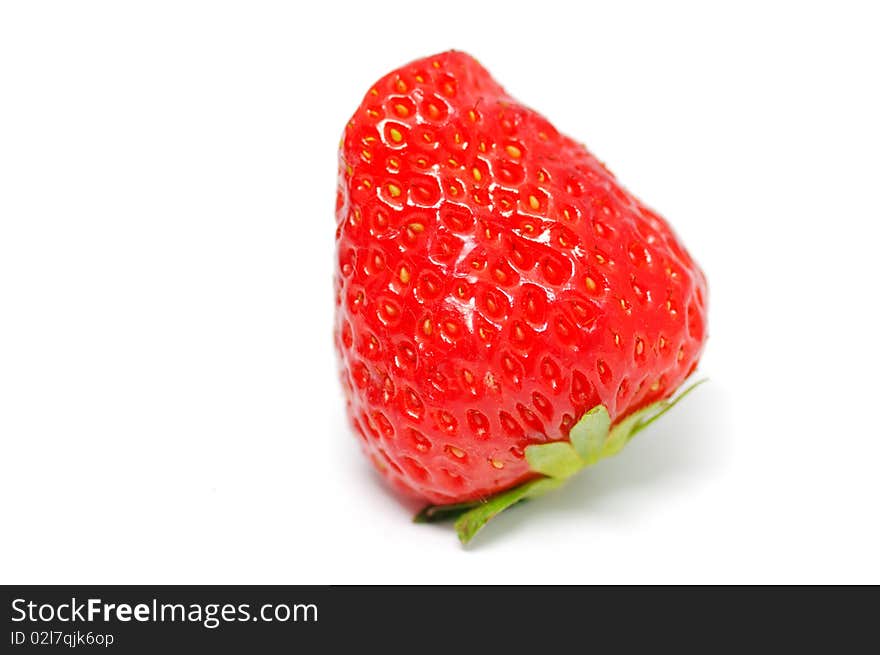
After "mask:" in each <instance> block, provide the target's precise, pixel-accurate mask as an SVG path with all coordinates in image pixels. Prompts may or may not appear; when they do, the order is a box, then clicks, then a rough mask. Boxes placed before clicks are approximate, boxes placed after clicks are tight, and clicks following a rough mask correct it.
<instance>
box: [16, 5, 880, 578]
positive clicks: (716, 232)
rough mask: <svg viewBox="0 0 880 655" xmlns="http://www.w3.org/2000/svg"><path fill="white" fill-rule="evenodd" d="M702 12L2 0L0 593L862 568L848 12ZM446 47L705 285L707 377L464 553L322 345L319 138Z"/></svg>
mask: <svg viewBox="0 0 880 655" xmlns="http://www.w3.org/2000/svg"><path fill="white" fill-rule="evenodd" d="M710 4H711V5H715V3H693V4H687V5H682V4H676V5H669V3H644V4H634V3H626V2H622V3H617V2H615V3H610V2H600V3H589V4H587V3H576V2H571V1H569V0H566V1H564V2H549V1H547V0H542V1H541V2H530V3H522V4H520V5H518V4H516V3H514V2H505V3H489V2H485V3H483V2H473V0H469V1H467V2H448V1H447V0H443V1H442V2H440V3H419V2H412V1H411V0H410V1H407V2H400V3H388V2H378V1H377V0H373V1H371V2H364V3H357V6H356V7H344V6H339V5H335V4H333V3H330V2H319V3H300V2H286V3H269V2H238V3H229V2H204V3H195V2H149V3H147V2H143V3H118V2H103V3H99V2H77V3H69V2H57V3H50V2H47V3H33V2H7V3H3V5H2V9H0V440H2V441H0V444H2V452H0V510H2V517H0V518H2V522H0V581H2V582H5V583H23V582H31V583H63V582H70V583H83V582H95V583H99V582H100V583H361V582H379V583H386V582H387V583H391V582H417V583H420V582H473V583H489V582H503V583H512V582H582V583H588V582H874V583H877V582H880V560H878V556H877V554H878V552H880V528H878V510H877V507H878V499H880V485H878V478H880V434H878V429H877V425H876V422H875V420H874V418H873V415H875V414H876V412H875V407H876V402H877V400H876V398H877V392H878V381H877V374H878V370H880V369H878V363H880V362H878V348H880V330H878V321H877V314H878V312H877V303H878V293H877V282H878V275H877V243H878V241H877V238H878V225H880V210H878V203H880V197H878V192H877V188H878V184H880V165H878V161H880V159H878V152H880V129H878V124H880V120H878V117H880V95H878V94H880V91H878V89H880V84H878V62H880V46H878V39H877V35H876V28H877V25H878V17H877V16H876V15H872V12H871V10H870V6H871V4H870V3H867V2H865V3H863V4H855V3H846V2H834V3H830V2H829V3H825V7H824V8H821V7H820V6H819V5H818V3H817V4H813V3H791V4H790V5H789V4H783V3H770V2H761V3H754V4H751V3H731V4H730V5H729V8H728V9H726V10H722V9H719V8H717V7H715V8H712V7H710V6H709V5H710ZM660 5H662V6H660ZM451 47H455V48H458V49H462V50H466V51H468V52H470V53H472V54H474V55H475V56H477V57H478V58H479V59H480V60H481V61H482V62H483V63H484V64H485V65H486V66H487V67H488V68H489V70H490V71H492V72H493V74H494V75H495V76H496V78H497V79H498V80H499V81H500V82H501V83H502V84H504V85H505V86H506V87H507V89H508V90H509V91H510V92H511V93H512V94H513V95H515V96H516V97H518V98H520V99H521V100H522V101H523V102H525V103H527V104H530V105H532V106H533V107H535V108H536V109H538V110H539V111H541V112H543V113H544V114H546V115H547V116H548V117H549V118H550V119H551V121H553V122H554V123H555V124H556V125H557V127H558V128H560V129H561V130H562V131H564V132H567V133H569V134H572V135H574V136H576V137H577V138H579V139H581V140H583V141H585V142H586V143H587V145H588V146H589V147H590V149H591V150H593V152H595V153H596V154H597V155H598V156H599V157H600V158H602V159H603V160H604V161H606V162H607V163H608V165H609V166H610V168H611V169H612V170H613V171H615V173H616V174H617V176H618V177H619V179H620V180H621V181H622V182H623V183H624V184H625V185H627V186H628V187H629V188H630V189H632V190H633V191H634V192H635V193H636V194H638V195H640V196H641V197H642V198H643V199H644V200H646V201H647V202H648V203H649V204H651V205H653V206H654V207H656V208H657V209H658V210H659V211H660V212H661V213H662V214H664V215H665V216H666V217H667V218H668V219H669V220H670V221H671V222H672V223H673V224H674V226H675V228H676V230H677V231H678V232H679V234H680V235H681V236H682V237H683V239H684V241H685V243H686V244H687V246H688V248H689V249H690V250H691V252H692V253H693V254H694V255H695V256H696V257H697V259H698V260H699V261H700V263H701V264H702V265H703V266H704V268H705V270H706V272H707V275H708V278H709V283H710V294H711V302H710V305H711V309H710V321H709V323H710V334H711V337H710V341H709V345H708V348H707V351H706V355H705V358H704V361H703V366H702V370H703V373H704V374H705V375H707V376H708V377H710V378H711V382H710V384H707V385H705V386H703V387H702V388H700V390H699V391H698V392H696V393H695V394H693V395H692V396H690V397H689V398H688V400H687V401H686V402H684V403H682V405H681V406H679V407H678V408H676V410H675V411H674V412H673V413H671V414H670V415H668V416H667V417H666V418H664V419H663V421H660V422H659V423H658V424H656V425H655V426H654V427H653V428H652V429H651V430H650V431H649V432H647V433H645V434H644V435H643V436H640V437H639V439H638V440H636V441H635V442H634V443H633V444H632V445H631V446H630V447H628V448H627V449H626V451H624V453H622V454H621V455H620V456H619V457H617V458H615V459H613V460H609V461H606V462H603V463H602V464H600V465H599V466H598V467H597V468H596V469H593V470H591V471H589V472H587V473H584V474H583V475H582V476H581V477H580V479H577V480H576V481H573V482H572V483H571V484H569V485H568V486H567V487H566V488H564V489H563V490H561V491H559V492H557V493H556V494H555V495H552V496H549V497H545V498H543V499H541V500H539V501H536V502H533V503H531V504H529V505H527V506H523V507H521V508H517V509H516V510H514V511H512V512H510V513H508V514H507V515H504V516H502V517H501V518H499V519H498V520H496V521H495V522H494V523H493V524H492V525H491V526H489V527H488V528H487V529H486V530H485V532H484V533H482V534H481V535H480V537H478V539H477V540H475V542H474V544H473V547H472V548H470V549H467V550H465V549H462V548H461V547H460V546H459V545H458V543H457V541H456V540H455V537H454V535H453V532H452V530H451V528H450V527H449V526H416V525H412V524H411V523H410V522H409V517H410V513H411V510H412V507H410V506H406V505H404V504H402V503H400V502H399V501H398V500H396V499H395V498H394V497H393V496H391V495H390V494H389V493H388V492H386V491H385V490H384V488H383V487H382V486H381V485H380V484H379V483H378V482H377V479H376V478H375V476H374V475H373V474H372V472H371V470H370V469H369V467H368V465H367V463H366V460H365V459H364V458H363V457H362V456H361V454H360V452H359V449H358V445H357V442H356V440H355V438H354V436H352V434H351V433H350V431H349V429H348V427H347V425H346V422H345V420H344V417H343V413H342V407H343V405H342V400H341V394H340V392H339V390H338V386H337V378H336V363H335V359H334V354H333V350H332V345H331V320H332V283H331V276H332V270H333V259H334V257H333V245H334V244H333V233H334V217H333V204H334V192H335V176H336V147H337V143H338V139H339V136H340V134H341V131H342V127H343V125H344V124H345V121H346V120H347V119H348V117H349V115H350V114H351V113H352V112H353V111H354V109H355V108H356V106H357V105H358V103H359V102H360V100H361V98H362V96H363V94H364V93H365V91H366V90H367V89H368V88H369V86H370V84H371V83H372V82H373V81H375V80H376V79H378V78H379V77H380V76H381V75H383V74H385V73H386V72H388V71H390V70H392V69H393V68H396V67H397V66H399V65H402V64H404V63H406V62H407V61H409V60H411V59H414V58H418V57H421V56H426V55H429V54H433V53H435V52H439V51H442V50H445V49H448V48H451Z"/></svg>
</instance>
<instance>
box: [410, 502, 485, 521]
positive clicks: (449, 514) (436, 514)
mask: <svg viewBox="0 0 880 655" xmlns="http://www.w3.org/2000/svg"><path fill="white" fill-rule="evenodd" d="M479 504H480V503H479V501H473V502H469V503H455V504H453V505H428V506H427V507H424V508H423V509H422V511H421V512H419V513H418V514H416V515H415V516H414V517H413V523H437V522H439V521H449V520H451V519H454V518H458V517H459V516H461V515H462V514H464V513H465V512H466V511H468V510H469V509H471V508H473V507H476V506H477V505H479Z"/></svg>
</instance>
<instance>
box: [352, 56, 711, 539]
mask: <svg viewBox="0 0 880 655" xmlns="http://www.w3.org/2000/svg"><path fill="white" fill-rule="evenodd" d="M339 161H340V167H339V193H338V198H337V207H336V214H337V225H338V228H337V245H338V266H339V268H338V272H337V278H336V307H337V312H336V334H335V337H336V345H337V347H338V350H339V353H340V356H341V361H342V381H343V386H344V389H345V394H346V398H347V404H348V411H349V414H350V417H351V420H352V422H353V424H354V427H355V429H356V431H357V433H358V435H359V436H360V438H361V440H362V442H363V445H364V448H365V449H366V452H367V453H368V455H369V456H370V458H371V459H372V461H373V463H374V464H375V465H376V467H377V468H378V469H379V471H380V472H381V473H382V475H384V476H385V477H386V478H387V479H388V480H389V481H390V482H391V483H392V484H394V485H395V486H396V487H397V488H399V489H401V490H403V491H405V492H407V493H408V494H411V495H413V496H417V497H420V498H423V499H425V500H427V501H430V502H431V503H434V504H436V505H437V507H432V508H429V510H428V511H427V512H426V513H425V514H423V517H426V518H433V517H439V516H441V515H444V514H447V513H450V512H452V513H462V512H463V511H464V510H465V509H467V508H470V507H475V508H476V509H474V510H471V511H470V512H469V513H467V514H465V515H464V516H463V517H462V518H461V519H460V520H459V524H458V527H459V532H460V535H461V536H462V538H463V539H464V540H467V539H468V538H469V537H470V536H471V535H472V534H473V532H475V531H476V529H478V528H479V527H480V526H481V525H482V524H483V523H485V521H486V520H487V519H488V518H490V517H491V515H494V513H497V512H498V511H500V510H501V509H503V508H504V507H506V506H508V505H510V504H513V503H514V502H516V501H517V500H520V499H521V498H523V497H526V496H531V495H537V494H538V493H540V492H542V491H544V490H545V489H546V488H549V487H552V486H556V484H558V482H560V481H561V480H563V479H565V478H566V477H567V476H568V475H570V474H571V473H573V472H574V471H576V470H578V469H580V468H582V467H583V466H586V465H589V464H592V463H594V462H595V461H596V460H598V459H599V458H601V457H602V456H605V455H608V454H612V453H614V452H616V451H617V450H619V449H620V448H621V447H622V446H623V445H624V444H625V443H626V441H627V440H628V439H629V438H630V437H631V436H632V435H633V434H634V433H635V432H637V431H638V430H639V429H641V427H644V425H645V424H646V423H647V422H648V421H650V420H651V418H652V417H654V416H655V415H656V414H658V413H659V412H662V411H664V410H665V409H666V408H668V406H669V405H670V403H660V402H659V401H662V400H664V399H666V398H668V397H669V396H671V395H672V394H673V393H674V392H675V391H676V389H677V388H678V387H679V386H680V385H681V383H682V382H683V381H684V379H685V378H686V377H688V375H690V373H691V372H692V371H693V370H694V369H695V368H696V366H697V361H698V359H699V356H700V352H701V350H702V348H703V343H704V341H705V337H706V330H705V324H706V304H705V299H706V286H705V284H706V283H705V278H704V277H703V274H702V272H701V271H700V269H699V268H698V267H697V265H696V264H695V263H694V261H693V260H692V259H691V257H690V255H688V253H687V251H686V250H685V249H684V247H683V246H682V244H681V243H680V242H679V240H678V239H677V237H676V236H675V234H674V233H673V232H672V230H671V228H670V227H669V225H668V224H667V223H666V222H665V221H664V220H663V219H662V218H660V216H658V215H657V214H655V213H654V212H653V211H651V210H650V209H648V208H647V207H646V206H645V205H643V204H642V203H641V202H640V201H639V200H638V199H636V198H635V197H634V196H632V195H631V194H630V193H629V192H628V191H626V190H625V189H623V188H622V187H621V186H620V185H619V184H618V182H617V180H616V179H615V178H614V176H613V175H612V174H611V173H610V172H609V171H608V170H607V169H606V168H605V166H604V165H603V164H602V163H601V162H600V161H599V160H597V159H596V158H595V157H594V156H593V155H592V154H590V153H589V152H588V151H587V150H586V148H585V147H584V146H583V145H581V144H580V143H578V142H576V141H574V140H572V139H570V138H569V137H567V136H565V135H563V134H560V133H559V132H557V131H556V129H555V128H554V127H553V126H552V125H551V124H550V123H549V122H548V121H547V120H546V119H545V118H544V117H542V116H541V115H540V114H538V113H536V112H534V111H533V110H531V109H528V108H527V107H524V106H523V105H521V104H519V103H518V102H517V101H516V100H514V99H513V98H511V97H510V96H509V95H507V93H506V92H505V91H504V89H502V88H501V87H500V86H499V85H498V83H497V82H495V81H494V80H493V79H492V77H490V75H489V73H488V72H487V71H486V70H485V69H484V68H483V67H482V66H481V65H480V64H478V63H477V62H476V61H475V60H474V59H472V58H471V57H470V56H468V55H466V54H464V53H461V52H455V51H452V52H446V53H443V54H440V55H437V56H434V57H428V58H426V59H422V60H419V61H416V62H413V63H411V64H409V65H407V66H404V67H403V68H400V69H398V70H396V71H394V72H392V73H390V74H389V75H386V76H385V77H383V78H382V79H381V80H379V81H378V82H377V83H376V84H375V85H374V86H373V88H371V89H370V90H369V92H368V93H367V94H366V96H365V98H364V100H363V102H362V103H361V106H360V107H359V108H358V110H357V112H355V114H354V116H353V117H352V119H351V121H350V122H349V123H348V125H347V126H346V129H345V135H344V137H343V140H342V143H341V147H340V159H339ZM589 410H594V411H593V412H590V413H589V414H588V412H589ZM582 417H585V418H584V420H582V421H581V419H582ZM579 421H580V423H579ZM575 424H578V428H577V430H572V427H573V426H575ZM609 424H614V425H615V426H616V427H615V428H614V429H612V430H610V432H609ZM554 442H556V443H554ZM524 483H525V484H524ZM508 489H512V491H507V492H506V493H501V494H499V492H503V491H505V490H508ZM490 498H491V500H489V502H486V501H487V500H488V499H490ZM449 506H453V507H451V508H450V507H449ZM447 510H449V511H447Z"/></svg>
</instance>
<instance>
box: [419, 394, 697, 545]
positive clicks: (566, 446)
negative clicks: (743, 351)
mask: <svg viewBox="0 0 880 655" xmlns="http://www.w3.org/2000/svg"><path fill="white" fill-rule="evenodd" d="M703 382H705V380H700V381H699V382H696V383H694V384H692V385H691V386H690V387H688V388H687V389H685V390H684V391H683V392H681V393H680V394H679V395H678V396H677V397H676V398H674V399H672V400H661V401H660V402H656V403H654V404H652V405H649V406H647V407H644V408H642V409H640V410H639V411H637V412H634V413H632V414H630V415H629V416H627V417H626V418H625V419H623V420H622V421H620V422H619V423H618V424H617V425H615V426H614V427H613V428H612V427H611V417H610V416H609V414H608V410H607V409H606V408H605V407H604V406H602V405H598V406H596V407H594V408H593V409H591V410H590V411H589V412H587V413H586V414H584V415H583V416H582V417H581V419H580V420H579V421H578V422H577V423H576V424H575V425H574V426H573V427H572V429H571V431H570V433H569V441H553V442H550V443H544V444H537V445H534V446H528V447H527V448H526V450H525V454H526V460H527V461H528V463H529V467H530V468H531V470H532V471H533V472H534V473H537V474H539V475H540V476H541V477H539V478H536V479H534V480H530V481H528V482H525V483H523V484H521V485H519V486H518V487H514V488H512V489H507V490H505V491H502V492H500V493H497V494H495V495H494V496H491V497H490V498H487V499H484V500H480V501H472V502H467V503H457V504H454V505H429V506H428V507H425V508H424V509H423V510H422V511H421V512H419V513H418V514H417V515H416V517H415V518H414V520H415V521H416V522H418V523H430V522H433V521H442V520H445V519H452V518H456V519H457V520H456V521H455V530H456V532H457V533H458V537H459V539H460V540H461V542H462V543H464V544H466V543H468V542H469V541H470V540H471V539H472V538H473V537H474V535H475V534H476V533H477V532H479V531H480V530H481V529H482V527H483V526H484V525H486V523H488V522H489V521H490V520H491V519H492V518H493V517H494V516H496V515H498V514H499V513H500V512H503V511H504V510H505V509H507V508H508V507H512V506H513V505H516V504H517V503H519V502H521V501H523V500H526V499H528V498H535V497H537V496H540V495H542V494H544V493H547V492H548V491H550V490H551V489H556V488H557V487H559V486H560V485H561V484H562V483H563V482H565V480H566V479H567V478H569V477H571V476H572V475H574V474H575V473H577V472H578V471H580V470H581V469H582V468H585V467H587V466H591V465H593V464H595V463H596V462H598V461H599V460H600V459H602V458H604V457H609V456H611V455H614V454H616V453H618V452H620V450H621V449H622V448H623V447H624V446H625V445H626V444H627V443H628V442H629V440H630V439H632V438H633V437H634V436H635V435H637V434H638V433H639V432H641V431H642V430H644V429H645V428H646V427H648V426H649V425H650V424H651V423H653V422H654V421H656V420H657V419H658V418H660V417H661V416H663V415H664V414H665V413H666V412H668V411H669V410H670V409H672V408H673V407H675V405H676V404H677V403H678V402H679V401H680V400H681V399H682V398H684V397H685V396H686V395H688V394H689V393H690V392H691V391H693V390H694V389H696V388H697V387H698V386H699V385H700V384H702V383H703Z"/></svg>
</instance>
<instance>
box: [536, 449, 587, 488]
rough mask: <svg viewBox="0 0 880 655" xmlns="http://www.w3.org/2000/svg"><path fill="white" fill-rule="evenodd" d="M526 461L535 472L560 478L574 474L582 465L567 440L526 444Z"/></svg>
mask: <svg viewBox="0 0 880 655" xmlns="http://www.w3.org/2000/svg"><path fill="white" fill-rule="evenodd" d="M526 461H527V462H528V463H529V468H530V469H531V470H532V471H534V472H535V473H540V474H541V475H546V476H547V477H548V478H558V479H560V480H564V479H565V478H567V477H569V476H571V475H574V474H575V473H577V472H578V471H580V470H581V469H582V468H583V466H584V463H583V462H582V461H581V458H580V457H578V454H577V451H576V450H575V449H574V447H573V446H572V445H571V444H570V443H569V442H567V441H554V442H552V443H542V444H538V445H536V446H528V447H527V448H526Z"/></svg>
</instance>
